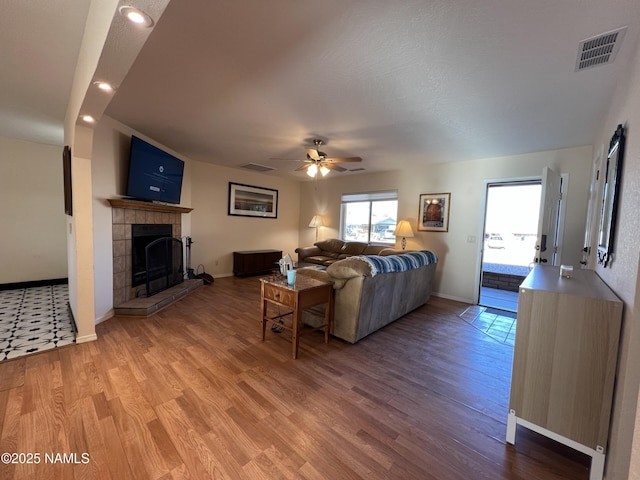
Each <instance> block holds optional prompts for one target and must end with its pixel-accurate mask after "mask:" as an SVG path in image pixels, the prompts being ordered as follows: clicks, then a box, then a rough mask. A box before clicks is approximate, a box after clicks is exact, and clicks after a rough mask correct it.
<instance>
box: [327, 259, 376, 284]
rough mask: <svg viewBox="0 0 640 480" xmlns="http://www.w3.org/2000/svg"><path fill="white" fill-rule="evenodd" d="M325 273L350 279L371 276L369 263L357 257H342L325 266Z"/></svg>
mask: <svg viewBox="0 0 640 480" xmlns="http://www.w3.org/2000/svg"><path fill="white" fill-rule="evenodd" d="M327 273H328V274H329V275H330V276H331V277H333V278H343V279H346V280H348V279H350V278H355V277H364V276H371V265H369V264H368V263H367V262H364V261H362V260H360V259H358V258H352V257H349V258H344V259H342V260H340V261H338V262H335V263H332V264H331V265H329V266H328V267H327Z"/></svg>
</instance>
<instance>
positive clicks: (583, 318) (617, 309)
mask: <svg viewBox="0 0 640 480" xmlns="http://www.w3.org/2000/svg"><path fill="white" fill-rule="evenodd" d="M621 319H622V302H621V301H620V300H619V299H618V297H616V295H615V294H614V293H613V292H612V291H611V289H609V287H607V285H606V284H605V283H604V282H603V281H602V280H601V279H600V277H598V275H597V274H596V273H595V272H594V271H592V270H574V271H573V274H572V277H571V278H564V277H560V269H559V267H550V266H543V265H537V266H536V267H534V269H533V270H532V271H531V273H530V274H529V275H528V276H527V278H526V279H525V280H524V282H523V283H522V284H521V285H520V290H519V295H518V320H517V328H516V340H515V349H514V355H513V371H512V378H511V397H510V401H509V418H508V422H507V441H508V442H509V443H512V444H514V443H515V437H516V425H522V426H524V427H526V428H529V429H531V430H534V431H536V432H538V433H541V434H543V435H546V436H548V437H549V438H552V439H554V440H556V441H559V442H561V443H563V444H565V445H568V446H570V447H572V448H574V449H576V450H579V451H581V452H583V453H586V454H587V455H590V456H591V457H592V462H591V476H590V479H591V480H597V479H601V478H602V476H603V471H604V461H605V455H606V448H607V438H608V433H609V421H610V417H611V404H612V398H613V383H614V378H615V373H616V365H617V359H618V341H619V338H620V324H621Z"/></svg>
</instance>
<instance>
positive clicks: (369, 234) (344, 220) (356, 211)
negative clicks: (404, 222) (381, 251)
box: [340, 191, 398, 244]
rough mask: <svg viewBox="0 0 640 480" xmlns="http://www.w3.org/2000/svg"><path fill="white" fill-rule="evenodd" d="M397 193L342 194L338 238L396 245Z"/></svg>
mask: <svg viewBox="0 0 640 480" xmlns="http://www.w3.org/2000/svg"><path fill="white" fill-rule="evenodd" d="M397 217H398V192H396V191H389V192H370V193H350V194H345V195H342V208H341V222H340V230H341V238H342V240H345V241H357V242H366V243H388V244H395V241H396V237H395V236H394V235H393V231H394V230H395V228H396V222H397Z"/></svg>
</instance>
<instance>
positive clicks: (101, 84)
mask: <svg viewBox="0 0 640 480" xmlns="http://www.w3.org/2000/svg"><path fill="white" fill-rule="evenodd" d="M93 84H94V85H95V86H96V87H98V88H99V89H100V90H102V91H104V92H113V90H114V88H113V87H112V86H111V84H109V83H107V82H93Z"/></svg>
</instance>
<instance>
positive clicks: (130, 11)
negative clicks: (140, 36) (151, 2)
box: [118, 5, 153, 27]
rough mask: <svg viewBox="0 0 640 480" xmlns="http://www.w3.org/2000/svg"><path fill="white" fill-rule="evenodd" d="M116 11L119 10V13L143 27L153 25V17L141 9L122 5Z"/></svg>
mask: <svg viewBox="0 0 640 480" xmlns="http://www.w3.org/2000/svg"><path fill="white" fill-rule="evenodd" d="M118 11H119V12H120V15H122V16H124V17H125V18H127V19H128V20H129V21H130V22H133V23H135V24H136V25H142V26H143V27H150V26H151V25H153V19H152V18H151V17H150V16H149V15H147V14H146V13H144V12H143V11H142V10H139V9H137V8H135V7H131V6H128V5H123V6H122V7H120V8H119V9H118Z"/></svg>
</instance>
